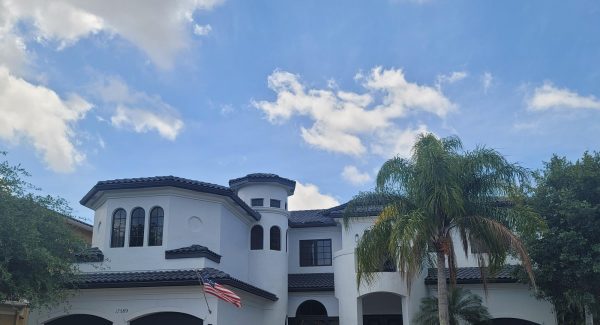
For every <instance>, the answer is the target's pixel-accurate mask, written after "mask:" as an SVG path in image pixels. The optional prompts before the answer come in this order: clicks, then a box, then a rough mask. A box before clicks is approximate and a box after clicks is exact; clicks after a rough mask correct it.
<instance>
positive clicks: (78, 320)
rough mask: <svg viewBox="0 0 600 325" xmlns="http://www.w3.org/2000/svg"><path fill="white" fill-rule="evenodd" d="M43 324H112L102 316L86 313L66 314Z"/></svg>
mask: <svg viewBox="0 0 600 325" xmlns="http://www.w3.org/2000/svg"><path fill="white" fill-rule="evenodd" d="M44 324H45V325H80V324H85V325H112V322H111V321H109V320H106V319H104V318H102V317H98V316H94V315H86V314H75V315H67V316H63V317H59V318H56V319H53V320H51V321H49V322H46V323H44Z"/></svg>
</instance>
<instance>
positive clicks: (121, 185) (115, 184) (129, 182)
mask: <svg viewBox="0 0 600 325" xmlns="http://www.w3.org/2000/svg"><path fill="white" fill-rule="evenodd" d="M164 186H171V187H177V188H183V189H186V190H192V191H197V192H202V193H210V194H216V195H222V196H226V197H229V198H231V199H232V200H233V201H234V202H235V203H236V204H238V205H239V206H240V207H241V208H242V209H244V211H246V212H247V213H248V214H249V215H250V216H252V217H254V219H256V220H260V214H259V213H258V212H256V211H254V210H253V209H252V208H251V207H250V206H248V205H247V204H246V203H245V202H244V201H242V199H240V197H239V196H237V194H235V192H234V191H233V190H232V189H230V188H229V187H226V186H222V185H217V184H211V183H205V182H200V181H195V180H191V179H186V178H181V177H175V176H155V177H142V178H123V179H113V180H107V181H100V182H98V183H96V185H94V187H92V189H91V190H90V191H89V192H88V193H87V194H86V195H85V196H84V197H83V198H82V199H81V200H80V201H79V203H81V204H82V205H84V206H85V205H86V204H87V203H88V202H89V201H90V200H91V199H92V198H93V197H94V196H95V195H96V194H97V193H98V192H100V191H109V190H122V189H138V188H151V187H164Z"/></svg>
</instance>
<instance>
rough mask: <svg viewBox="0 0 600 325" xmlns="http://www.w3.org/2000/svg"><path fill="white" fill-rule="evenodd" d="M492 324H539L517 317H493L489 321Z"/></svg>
mask: <svg viewBox="0 0 600 325" xmlns="http://www.w3.org/2000/svg"><path fill="white" fill-rule="evenodd" d="M490 324H492V325H539V324H538V323H534V322H530V321H528V320H524V319H518V318H495V319H492V321H491V322H490Z"/></svg>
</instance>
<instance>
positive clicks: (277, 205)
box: [269, 199, 281, 208]
mask: <svg viewBox="0 0 600 325" xmlns="http://www.w3.org/2000/svg"><path fill="white" fill-rule="evenodd" d="M269 203H270V204H269V206H270V207H271V208H281V200H275V199H271V202H269Z"/></svg>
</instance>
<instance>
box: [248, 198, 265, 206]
mask: <svg viewBox="0 0 600 325" xmlns="http://www.w3.org/2000/svg"><path fill="white" fill-rule="evenodd" d="M264 201H265V200H264V199H252V200H250V205H252V206H253V207H262V206H264V205H265V203H264Z"/></svg>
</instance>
